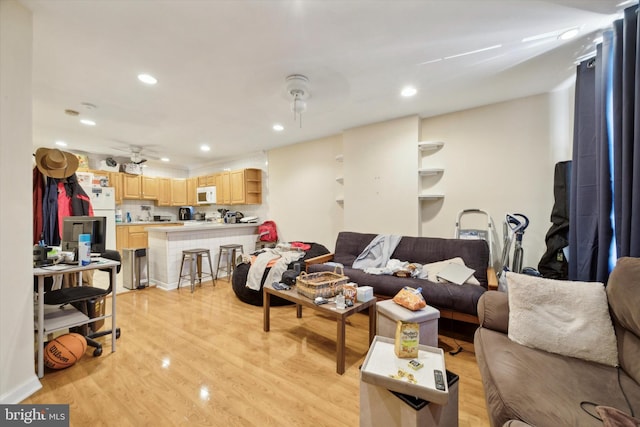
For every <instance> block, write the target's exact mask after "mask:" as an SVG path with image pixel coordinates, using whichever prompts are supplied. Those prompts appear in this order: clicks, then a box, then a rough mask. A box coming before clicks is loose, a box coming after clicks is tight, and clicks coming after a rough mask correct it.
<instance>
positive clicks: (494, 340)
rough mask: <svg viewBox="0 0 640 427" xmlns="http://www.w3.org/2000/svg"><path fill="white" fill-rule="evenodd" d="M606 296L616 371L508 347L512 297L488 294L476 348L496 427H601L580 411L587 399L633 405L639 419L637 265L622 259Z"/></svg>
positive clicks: (639, 299)
mask: <svg viewBox="0 0 640 427" xmlns="http://www.w3.org/2000/svg"><path fill="white" fill-rule="evenodd" d="M606 291H607V299H608V304H609V310H610V313H611V318H612V320H613V325H614V329H615V334H616V338H617V345H618V358H619V362H620V368H619V369H616V368H614V367H610V366H606V365H602V364H599V363H595V362H589V361H585V360H582V359H577V358H572V357H567V356H561V355H558V354H553V353H548V352H545V351H542V350H537V349H534V348H529V347H525V346H523V345H520V344H517V343H515V342H513V341H511V340H510V339H509V338H508V336H507V334H508V328H509V302H508V296H507V294H505V293H502V292H493V291H490V292H486V293H485V294H484V295H483V296H482V297H481V298H480V302H479V304H478V314H479V318H480V327H479V328H478V329H477V330H476V333H475V338H474V345H475V351H476V359H477V361H478V366H479V367H480V373H481V376H482V382H483V385H484V390H485V395H486V400H487V410H488V412H489V419H490V421H491V425H492V426H502V425H504V424H505V423H507V422H509V421H510V420H519V421H522V422H525V423H527V424H530V425H535V426H538V427H544V426H553V427H555V426H602V425H603V424H602V422H601V421H598V420H597V419H595V418H593V417H591V416H590V415H588V414H587V413H586V412H585V411H584V410H583V409H582V408H581V406H580V403H581V402H583V401H589V402H593V403H595V404H597V405H602V406H610V407H614V408H617V409H619V410H621V411H623V412H625V413H627V414H630V412H631V411H630V409H629V405H630V406H631V408H632V409H633V412H634V414H635V417H636V418H640V416H639V415H640V309H639V307H640V259H638V258H621V259H620V260H619V261H618V264H617V265H616V267H615V269H614V270H613V272H612V273H611V276H610V278H609V282H608V284H607V288H606ZM618 376H619V380H618ZM621 388H622V390H623V391H624V393H625V394H626V399H628V402H629V404H627V402H626V399H625V395H624V394H623V393H622V392H621ZM587 409H588V407H587ZM593 409H594V408H593V407H591V410H592V412H594V413H595V411H593Z"/></svg>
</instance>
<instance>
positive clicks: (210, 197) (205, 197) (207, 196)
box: [197, 185, 216, 205]
mask: <svg viewBox="0 0 640 427" xmlns="http://www.w3.org/2000/svg"><path fill="white" fill-rule="evenodd" d="M197 200H198V204H199V205H211V204H215V203H216V186H215V185H212V186H209V187H198V191H197Z"/></svg>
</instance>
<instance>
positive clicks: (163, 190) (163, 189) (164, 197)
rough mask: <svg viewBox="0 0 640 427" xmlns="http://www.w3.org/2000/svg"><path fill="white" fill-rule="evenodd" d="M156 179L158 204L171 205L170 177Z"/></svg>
mask: <svg viewBox="0 0 640 427" xmlns="http://www.w3.org/2000/svg"><path fill="white" fill-rule="evenodd" d="M156 180H157V181H158V202H157V203H156V204H157V205H158V206H171V178H156Z"/></svg>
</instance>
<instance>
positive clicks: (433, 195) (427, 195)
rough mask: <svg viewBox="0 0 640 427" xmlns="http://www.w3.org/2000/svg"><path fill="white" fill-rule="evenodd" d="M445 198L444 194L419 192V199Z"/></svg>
mask: <svg viewBox="0 0 640 427" xmlns="http://www.w3.org/2000/svg"><path fill="white" fill-rule="evenodd" d="M440 199H444V194H419V195H418V200H423V201H434V200H440Z"/></svg>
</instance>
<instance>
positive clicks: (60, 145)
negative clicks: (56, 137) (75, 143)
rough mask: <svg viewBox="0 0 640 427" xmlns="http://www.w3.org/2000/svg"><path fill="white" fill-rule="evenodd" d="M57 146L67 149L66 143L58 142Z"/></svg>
mask: <svg viewBox="0 0 640 427" xmlns="http://www.w3.org/2000/svg"><path fill="white" fill-rule="evenodd" d="M56 145H57V146H59V147H66V146H67V143H66V142H64V141H56Z"/></svg>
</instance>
